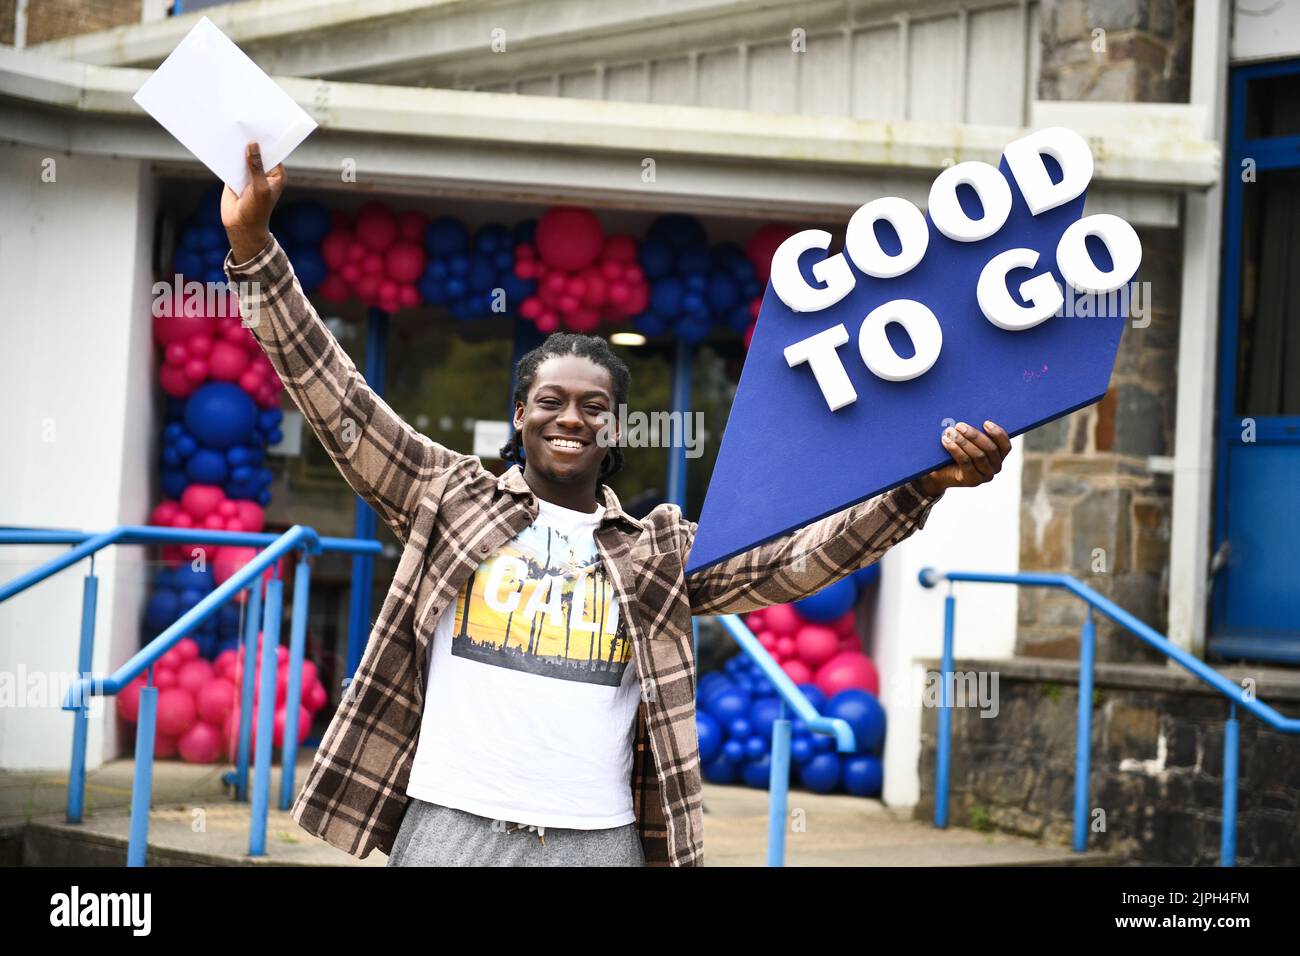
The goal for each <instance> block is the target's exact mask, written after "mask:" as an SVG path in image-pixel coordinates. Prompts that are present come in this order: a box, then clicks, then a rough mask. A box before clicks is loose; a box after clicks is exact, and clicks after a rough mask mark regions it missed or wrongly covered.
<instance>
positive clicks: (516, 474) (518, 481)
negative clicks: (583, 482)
mask: <svg viewBox="0 0 1300 956" xmlns="http://www.w3.org/2000/svg"><path fill="white" fill-rule="evenodd" d="M497 488H499V489H500V490H502V491H509V492H511V493H513V494H516V495H532V493H533V490H532V489H531V488H529V487H528V482H526V481H524V470H523V469H522V468H520V467H519V466H518V465H511V466H510V467H509V468H508V469H507V470H506V472H505V474H503V475H502V476H501V477H500V478H498V479H497ZM597 491H598V492H604V494H605V513H604V515H603V516H602V517H601V519H600V523H601V525H606V524H611V523H613V522H616V521H622V522H623V523H624V524H627V525H628V526H630V527H632V528H635V529H636V530H637V531H644V530H645V526H644V525H643V524H641V522H640V521H638V520H637V519H636V518H633V517H632V516H631V515H630V514H628V513H627V512H626V511H624V510H623V507H622V505H620V504H619V501H618V495H616V494H614V489H613V488H611V487H610V486H609V485H599V486H597Z"/></svg>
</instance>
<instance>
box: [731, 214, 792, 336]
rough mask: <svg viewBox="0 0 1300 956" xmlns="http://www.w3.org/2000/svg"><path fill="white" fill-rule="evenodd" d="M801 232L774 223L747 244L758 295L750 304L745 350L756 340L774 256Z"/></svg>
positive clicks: (750, 238) (761, 228)
mask: <svg viewBox="0 0 1300 956" xmlns="http://www.w3.org/2000/svg"><path fill="white" fill-rule="evenodd" d="M798 231H799V230H798V229H796V228H795V227H794V226H789V225H786V224H785V223H780V222H772V223H768V224H767V225H766V226H761V227H760V228H759V229H757V230H756V231H755V232H754V234H753V235H752V236H750V237H749V241H748V242H746V243H745V258H746V259H748V260H749V262H750V264H751V265H753V267H754V278H755V279H756V280H757V282H758V295H757V297H755V298H754V299H751V300H750V303H749V315H750V322H749V324H748V325H747V326H746V327H745V330H744V331H745V337H744V342H745V348H746V349H748V348H749V343H750V342H751V341H752V340H753V338H754V326H755V325H756V324H757V323H758V311H759V309H760V308H761V307H762V305H763V290H765V289H766V288H767V283H768V280H769V279H771V278H772V256H774V255H776V250H777V248H778V247H779V246H780V245H781V243H783V242H785V241H786V240H787V239H789V238H790V237H791V236H793V235H794V234H795V233H796V232H798Z"/></svg>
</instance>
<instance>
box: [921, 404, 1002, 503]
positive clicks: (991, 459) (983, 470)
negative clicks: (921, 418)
mask: <svg viewBox="0 0 1300 956" xmlns="http://www.w3.org/2000/svg"><path fill="white" fill-rule="evenodd" d="M941 441H942V442H943V447H944V448H946V449H947V451H948V454H950V455H952V464H951V465H944V466H943V467H942V468H937V469H935V470H934V471H932V472H930V473H929V474H928V475H925V476H924V477H923V478H921V481H920V484H921V490H922V491H924V492H925V493H926V494H927V495H937V494H940V493H941V492H943V491H946V490H947V489H949V488H973V487H975V486H976V485H982V484H984V482H986V481H991V480H992V479H993V476H994V475H996V474H997V473H998V472H999V471H1001V470H1002V462H1003V461H1005V460H1006V457H1007V455H1009V454H1011V439H1010V438H1009V437H1007V433H1006V432H1005V431H1003V430H1002V429H1001V428H1000V427H999V426H997V425H995V424H993V422H985V423H984V431H982V432H981V431H979V430H978V429H976V428H973V427H972V426H970V425H967V424H966V423H965V422H958V423H957V424H956V425H953V426H951V427H950V428H945V429H944V432H943V438H942V439H941Z"/></svg>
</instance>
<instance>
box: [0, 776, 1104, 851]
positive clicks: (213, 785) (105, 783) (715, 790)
mask: <svg viewBox="0 0 1300 956" xmlns="http://www.w3.org/2000/svg"><path fill="white" fill-rule="evenodd" d="M311 756H312V755H311V752H310V751H309V752H307V753H305V754H300V755H299V766H298V771H297V774H296V779H297V781H298V783H299V785H301V781H302V780H303V779H304V778H305V777H306V773H307V768H308V767H309V766H310V764H311ZM228 769H229V768H228V767H226V766H224V765H222V766H211V767H208V766H196V765H194V764H186V763H182V762H179V761H172V760H165V761H159V762H157V763H156V764H155V765H154V770H155V773H154V791H153V807H154V809H153V812H152V813H151V814H150V817H149V845H150V860H149V862H150V865H173V866H177V865H178V866H194V865H199V866H202V865H218V866H222V865H224V866H232V865H233V866H241V865H242V866H268V865H270V866H338V865H342V866H383V865H384V863H385V861H386V858H385V857H384V856H383V855H382V854H380V853H378V852H372V853H371V854H370V856H369V858H368V859H366V860H357V859H356V858H354V857H351V856H349V855H348V854H346V853H344V852H342V851H341V850H337V849H335V848H334V847H332V846H329V845H328V844H326V843H323V842H322V841H320V840H318V839H316V838H315V837H312V836H311V835H309V834H308V833H307V832H306V831H304V830H303V829H301V828H300V827H299V826H298V825H297V824H296V823H294V822H293V820H291V819H290V818H289V814H288V813H287V812H286V811H281V810H278V809H276V808H275V807H276V804H277V800H276V797H277V795H278V793H279V785H280V772H279V768H278V767H277V768H273V770H272V774H271V777H272V779H271V784H272V786H271V793H272V804H271V806H272V809H271V811H270V813H269V814H268V818H267V836H266V848H267V855H266V856H265V857H261V858H252V857H249V856H248V855H247V854H248V835H249V805H248V804H246V803H235V802H234V801H233V800H231V798H230V791H229V788H228V787H226V786H225V785H223V784H222V782H221V775H222V774H223V773H225V772H226V771H227V770H228ZM133 772H134V762H133V761H130V760H116V761H112V762H110V763H108V764H106V765H104V766H103V767H101V768H99V769H98V770H95V771H92V772H90V773H89V774H87V783H86V814H85V821H84V823H82V824H80V825H71V824H68V823H67V822H66V821H65V816H64V804H65V801H66V788H67V774H66V773H57V772H26V773H16V772H7V773H3V774H0V839H2V840H3V841H4V844H5V846H6V847H8V848H9V852H8V854H7V855H8V856H9V857H10V859H8V860H7V861H6V862H9V863H11V864H13V863H18V862H19V859H17V858H16V857H17V853H18V850H17V847H18V832H19V831H20V830H21V829H22V828H23V827H24V826H25V827H26V832H25V834H24V839H23V850H22V862H24V863H28V864H33V865H95V864H99V865H106V866H115V865H121V864H122V863H123V862H124V861H125V859H126V840H127V835H128V833H129V828H130V814H129V808H130V796H131V780H132V775H133ZM767 799H768V794H767V792H766V791H764V790H752V789H749V788H747V787H733V786H715V785H713V784H705V786H704V804H705V816H704V828H705V835H706V836H705V847H706V850H705V857H706V860H707V863H706V865H708V866H762V865H764V864H765V862H766V858H767ZM790 811H791V819H792V832H790V833H788V834H787V836H786V863H787V865H790V866H989V865H1012V866H1016V865H1020V866H1024V865H1030V866H1032V865H1079V864H1084V865H1087V864H1096V863H1113V862H1115V861H1114V860H1112V859H1110V858H1108V857H1105V856H1102V855H1100V854H1087V855H1086V856H1085V857H1083V858H1080V857H1079V856H1076V855H1075V854H1073V853H1071V852H1070V851H1069V850H1068V848H1066V847H1060V846H1043V845H1041V844H1038V843H1036V842H1035V841H1033V840H1027V839H1023V838H1020V837H1014V836H1008V835H1005V834H997V833H980V832H977V831H974V830H968V829H962V828H953V829H949V830H946V831H943V830H936V829H934V828H933V827H931V826H929V825H928V824H926V823H923V822H919V821H916V820H913V819H912V815H911V811H910V810H895V809H890V808H888V807H886V806H884V805H883V804H881V803H880V802H879V801H877V800H864V799H860V798H857V797H850V796H844V795H834V796H823V795H819V794H813V793H807V792H805V791H802V790H794V791H792V792H791V794H790Z"/></svg>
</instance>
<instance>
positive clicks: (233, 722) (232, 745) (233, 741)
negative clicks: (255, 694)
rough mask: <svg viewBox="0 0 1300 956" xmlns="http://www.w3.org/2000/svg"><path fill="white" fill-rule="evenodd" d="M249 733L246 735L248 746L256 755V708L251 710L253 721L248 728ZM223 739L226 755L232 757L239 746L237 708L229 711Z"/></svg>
mask: <svg viewBox="0 0 1300 956" xmlns="http://www.w3.org/2000/svg"><path fill="white" fill-rule="evenodd" d="M249 731H250V733H249V735H248V739H249V745H250V746H251V747H252V751H253V753H256V752H257V708H256V707H254V708H253V719H252V721H251V724H250V726H249ZM225 739H226V746H227V747H228V749H227V751H226V753H227V755H228V756H229V755H233V754H234V753H235V750H236V748H237V747H238V746H239V708H238V707H235V708H232V709H231V711H230V716H229V717H227V718H226V727H225Z"/></svg>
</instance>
